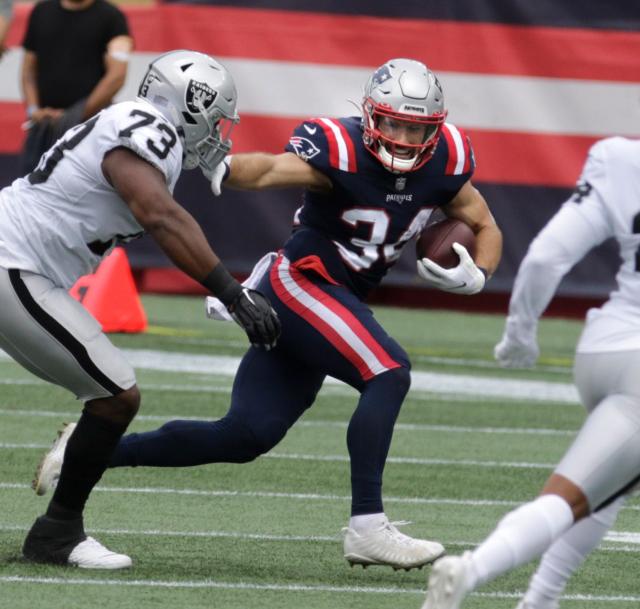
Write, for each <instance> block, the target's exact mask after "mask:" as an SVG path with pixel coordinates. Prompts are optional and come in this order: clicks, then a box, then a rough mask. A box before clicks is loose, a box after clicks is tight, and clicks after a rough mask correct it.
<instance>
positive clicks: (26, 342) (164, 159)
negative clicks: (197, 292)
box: [0, 51, 279, 569]
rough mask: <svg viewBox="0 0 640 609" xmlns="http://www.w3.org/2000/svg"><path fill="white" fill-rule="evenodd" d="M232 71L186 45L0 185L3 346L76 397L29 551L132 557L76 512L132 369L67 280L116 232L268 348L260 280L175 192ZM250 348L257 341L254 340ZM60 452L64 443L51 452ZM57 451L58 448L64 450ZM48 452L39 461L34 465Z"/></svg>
mask: <svg viewBox="0 0 640 609" xmlns="http://www.w3.org/2000/svg"><path fill="white" fill-rule="evenodd" d="M236 101H237V95H236V89H235V85H234V83H233V79H232V77H231V75H230V74H229V72H228V71H227V70H226V68H224V66H222V65H221V64H219V63H218V62H217V61H215V60H214V59H213V58H211V57H209V56H208V55H204V54H202V53H196V52H193V51H174V52H171V53H167V54H165V55H162V56H161V57H159V58H157V59H156V60H154V61H153V62H152V63H151V65H150V66H149V70H148V72H147V74H146V75H145V77H144V79H143V81H142V83H141V85H140V90H139V94H138V98H137V99H136V100H134V101H128V102H122V103H119V104H115V105H112V106H110V107H108V108H106V109H104V110H103V111H101V112H99V113H98V114H96V115H95V116H93V117H92V118H90V119H88V120H87V121H85V122H84V123H82V124H80V125H77V126H76V127H73V128H72V129H70V130H69V131H68V132H67V133H66V134H64V135H63V137H62V138H60V139H59V140H58V141H57V142H56V144H55V145H54V146H53V148H51V149H50V150H49V151H48V152H46V153H45V155H44V156H43V158H42V162H41V163H40V165H39V166H38V168H37V169H35V170H34V171H32V172H31V173H30V174H28V176H26V177H24V178H18V179H17V180H15V181H14V182H13V184H11V186H8V187H6V188H3V189H2V190H1V191H0V309H1V310H2V315H1V316H0V348H2V349H3V350H4V351H5V352H6V353H8V354H9V355H10V356H11V357H12V358H13V359H15V361H17V362H18V363H20V364H21V365H22V366H24V367H25V368H26V369H27V370H29V371H31V372H32V373H33V374H35V375H37V376H38V377H40V378H42V379H44V380H45V381H47V382H50V383H55V384H56V385H60V386H61V387H64V388H66V389H68V390H69V391H70V392H72V393H73V394H75V395H76V397H77V398H78V399H79V400H81V401H82V402H83V403H84V409H83V411H82V414H81V417H80V420H79V421H78V423H77V425H73V426H71V425H70V426H67V427H66V428H65V429H64V430H63V431H62V434H61V436H60V438H59V439H58V441H57V442H56V443H55V444H54V447H53V454H54V456H55V455H59V453H60V447H61V446H65V447H66V452H65V454H64V457H65V458H64V464H62V471H60V469H59V468H58V471H57V474H58V475H59V483H58V485H57V487H56V491H55V493H54V495H53V498H52V499H51V502H50V503H49V505H48V507H47V510H46V513H45V514H44V515H42V516H40V517H39V518H37V520H36V521H35V523H34V524H33V526H32V527H31V529H30V530H29V533H28V535H27V537H26V539H25V542H24V545H23V555H24V556H25V558H26V559H28V560H30V561H34V562H41V563H51V564H64V565H76V566H79V567H83V568H88V569H121V568H126V567H129V566H130V565H131V563H132V561H131V559H130V558H129V557H128V556H126V555H124V554H118V553H116V552H112V551H111V550H109V549H107V548H105V547H104V546H103V545H102V544H100V543H99V542H98V541H96V540H95V539H93V538H91V537H87V536H86V534H85V532H84V523H83V512H84V507H85V503H86V501H87V500H88V497H89V494H90V493H91V491H92V489H93V487H94V486H95V485H96V484H97V482H98V481H99V480H100V477H101V476H102V474H103V472H104V470H105V468H106V467H107V464H108V462H109V459H110V457H111V454H112V452H113V450H114V448H115V447H116V445H117V444H118V440H119V439H120V437H121V436H122V434H123V433H124V431H125V430H126V428H127V426H128V424H129V423H130V421H131V420H132V419H133V417H134V416H135V414H136V412H137V410H138V407H139V405H140V392H139V390H138V387H137V383H136V377H135V372H134V370H133V369H132V367H131V365H130V364H129V363H128V361H127V360H126V358H125V356H124V355H123V354H122V352H121V351H120V350H118V349H117V348H116V347H114V346H113V344H112V343H111V342H110V341H109V339H108V338H107V337H106V336H105V335H104V333H103V332H102V329H101V327H100V324H99V323H98V322H97V321H96V320H95V319H94V318H93V317H92V316H91V314H90V313H89V312H88V311H87V310H86V309H85V308H84V307H83V306H82V305H81V304H80V303H79V302H78V301H76V300H75V299H74V298H72V297H71V296H70V295H69V293H68V291H67V290H68V289H69V288H70V287H71V286H72V285H73V284H74V283H75V282H76V281H77V279H78V278H79V277H80V276H82V275H85V274H87V273H91V272H93V270H95V268H96V267H97V265H98V264H99V263H100V261H101V260H102V259H103V258H104V257H105V256H106V255H108V254H109V252H110V251H111V250H112V249H113V248H114V247H115V246H116V245H117V244H119V243H123V242H127V241H131V240H133V239H136V238H138V237H141V236H142V235H143V233H144V232H147V233H148V234H149V235H150V236H151V237H152V238H153V239H154V241H155V242H156V243H157V244H158V246H159V247H160V248H161V249H162V251H163V252H164V253H165V254H166V255H167V256H168V258H169V259H170V260H171V261H172V262H173V263H174V264H175V265H176V266H177V267H178V268H180V269H181V270H182V271H183V272H185V273H186V274H187V275H189V276H190V277H192V278H193V279H195V280H197V281H199V282H200V283H201V284H202V285H203V286H204V287H205V288H207V290H208V291H210V292H211V293H212V294H215V295H216V296H218V298H220V299H221V301H222V302H223V303H225V306H226V308H227V310H228V311H229V312H230V313H231V315H232V316H233V317H234V319H235V320H236V321H237V322H238V324H239V325H240V326H241V327H242V328H243V329H244V330H245V332H246V333H247V335H248V337H249V339H250V341H251V343H252V344H253V345H255V346H256V347H264V348H271V347H273V345H274V343H275V341H276V339H277V337H278V333H279V322H278V318H277V315H276V313H275V312H274V311H273V309H272V308H271V306H270V305H269V303H268V302H267V300H266V299H265V298H264V296H262V295H261V294H260V293H259V292H257V291H255V290H249V289H246V288H243V287H242V286H241V285H240V284H239V283H238V282H237V281H236V280H235V279H234V278H233V277H231V275H230V274H229V273H228V272H227V270H226V269H225V267H224V265H223V264H222V263H221V262H220V260H219V259H218V257H217V256H216V254H215V253H214V252H213V251H212V249H211V247H210V245H209V243H208V241H207V239H206V237H205V235H204V233H203V232H202V230H201V228H200V226H199V225H198V224H197V222H196V221H195V219H194V218H193V217H192V216H191V215H190V214H189V213H188V212H187V211H186V210H185V209H184V208H183V207H181V206H180V205H179V204H178V203H177V202H176V200H175V199H174V198H173V194H172V193H173V190H174V188H175V185H176V182H177V181H178V178H179V176H180V173H181V171H182V170H183V169H195V168H197V167H200V168H201V169H202V170H204V171H206V172H207V174H209V173H210V172H211V171H212V170H213V169H214V168H215V166H216V165H217V164H218V163H219V162H221V161H222V159H223V158H224V156H225V154H227V153H228V152H229V150H230V147H231V141H230V140H229V139H228V135H229V132H230V129H231V127H232V126H233V125H234V124H235V123H236V122H237V121H238V117H237V114H236ZM256 350H257V349H256ZM60 457H61V455H60ZM61 461H62V459H61V458H60V462H61ZM50 467H51V461H50V460H49V461H43V462H42V463H41V465H40V468H39V472H38V477H37V479H36V483H35V486H34V488H35V490H36V492H37V493H38V494H42V488H41V487H40V486H39V483H38V479H39V478H40V476H44V477H46V476H47V474H48V469H49V468H50Z"/></svg>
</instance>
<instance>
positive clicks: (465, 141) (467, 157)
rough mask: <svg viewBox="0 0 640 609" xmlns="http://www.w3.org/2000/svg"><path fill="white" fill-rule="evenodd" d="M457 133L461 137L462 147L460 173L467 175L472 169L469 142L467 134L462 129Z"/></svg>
mask: <svg viewBox="0 0 640 609" xmlns="http://www.w3.org/2000/svg"><path fill="white" fill-rule="evenodd" d="M459 131H460V135H461V136H462V146H463V148H464V167H463V168H462V173H469V172H470V171H471V170H472V169H473V167H472V166H471V159H472V154H471V142H470V141H469V137H468V136H467V134H466V133H465V132H464V131H463V130H462V129H459Z"/></svg>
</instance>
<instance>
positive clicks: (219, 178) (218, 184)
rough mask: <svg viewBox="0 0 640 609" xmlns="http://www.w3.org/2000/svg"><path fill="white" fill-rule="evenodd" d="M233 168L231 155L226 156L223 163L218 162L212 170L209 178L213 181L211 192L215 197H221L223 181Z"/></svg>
mask: <svg viewBox="0 0 640 609" xmlns="http://www.w3.org/2000/svg"><path fill="white" fill-rule="evenodd" d="M230 170H231V155H230V154H229V155H227V156H226V157H224V160H223V161H222V162H221V163H218V164H217V165H216V166H215V167H214V168H213V171H212V172H211V175H207V178H209V180H210V181H211V192H212V193H213V196H214V197H219V196H220V193H221V192H222V182H223V181H224V180H225V179H226V177H227V176H228V175H229V171H230Z"/></svg>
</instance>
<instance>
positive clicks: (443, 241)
mask: <svg viewBox="0 0 640 609" xmlns="http://www.w3.org/2000/svg"><path fill="white" fill-rule="evenodd" d="M456 242H457V243H460V244H461V245H464V246H465V247H466V248H467V251H468V252H469V255H470V256H471V257H472V258H474V257H475V255H476V236H475V234H474V233H473V231H472V230H471V228H470V227H469V225H468V224H465V223H464V222H462V221H461V220H455V219H454V218H445V219H444V220H441V221H440V222H435V223H434V224H430V225H428V226H427V227H425V229H424V230H423V231H422V232H421V233H420V235H419V236H418V240H417V241H416V256H417V258H418V260H419V259H421V258H429V259H430V260H433V261H434V262H435V263H436V264H439V265H440V266H441V267H444V268H445V269H450V268H453V267H454V266H458V263H459V262H460V258H459V257H458V254H456V252H455V250H454V249H453V247H452V245H453V244H454V243H456Z"/></svg>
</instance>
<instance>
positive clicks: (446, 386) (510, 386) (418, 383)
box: [0, 349, 578, 404]
mask: <svg viewBox="0 0 640 609" xmlns="http://www.w3.org/2000/svg"><path fill="white" fill-rule="evenodd" d="M122 351H123V353H124V354H125V356H126V357H127V359H128V360H129V361H130V362H131V364H132V365H133V367H134V368H137V369H142V370H156V371H164V372H184V373H193V374H210V375H212V376H234V375H235V373H236V370H237V369H238V364H239V363H240V358H238V357H231V356H223V355H220V356H216V355H202V354H196V353H175V352H167V351H153V350H147V349H123V350H122ZM2 356H4V358H8V356H7V355H6V354H1V355H0V357H2ZM411 379H412V381H411V392H412V394H413V393H416V392H418V393H419V392H428V393H432V394H442V395H454V396H468V397H472V398H473V399H476V400H481V399H483V398H484V399H487V398H488V399H508V400H526V401H529V402H559V403H564V404H577V403H578V394H577V391H576V389H575V387H574V386H573V385H572V384H570V383H551V382H548V381H536V380H525V379H511V378H500V377H479V376H472V375H468V374H447V373H440V372H423V371H412V372H411ZM326 383H327V384H330V385H331V384H339V385H342V383H340V381H336V380H335V379H331V378H328V379H327V381H326ZM412 394H410V395H412Z"/></svg>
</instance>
